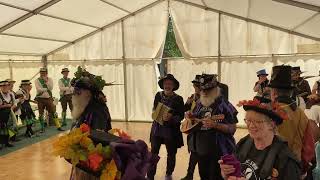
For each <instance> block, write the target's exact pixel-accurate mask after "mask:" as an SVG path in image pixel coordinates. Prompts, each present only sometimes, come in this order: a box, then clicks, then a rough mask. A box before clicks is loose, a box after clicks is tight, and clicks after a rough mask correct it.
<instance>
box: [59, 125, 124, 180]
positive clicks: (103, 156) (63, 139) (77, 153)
mask: <svg viewBox="0 0 320 180" xmlns="http://www.w3.org/2000/svg"><path fill="white" fill-rule="evenodd" d="M89 132H90V127H89V126H88V125H87V124H82V125H81V126H80V128H75V129H73V130H72V131H71V132H70V133H68V134H66V135H63V136H60V137H59V138H58V139H57V140H56V141H54V142H53V154H54V155H55V156H59V157H62V158H65V159H67V160H69V161H70V162H71V163H72V165H73V166H74V167H75V166H77V165H78V166H81V167H84V168H87V169H90V170H92V171H93V172H97V173H101V176H100V180H118V179H121V172H120V171H119V170H118V169H117V166H116V164H115V161H114V160H113V159H112V152H111V148H110V146H102V144H101V143H99V144H97V145H94V142H93V141H92V140H91V139H90V138H89V137H88V136H89ZM110 133H111V134H116V133H117V134H118V135H119V136H120V137H121V138H126V139H130V136H129V135H128V134H126V133H125V132H124V131H122V130H120V129H112V130H110Z"/></svg>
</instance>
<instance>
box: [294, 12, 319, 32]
mask: <svg viewBox="0 0 320 180" xmlns="http://www.w3.org/2000/svg"><path fill="white" fill-rule="evenodd" d="M319 27H320V14H318V15H317V16H315V17H314V18H312V19H311V20H310V21H308V22H306V23H305V24H304V25H303V26H301V27H299V28H298V29H296V31H298V32H301V33H305V34H307V35H310V36H315V37H320V31H319Z"/></svg>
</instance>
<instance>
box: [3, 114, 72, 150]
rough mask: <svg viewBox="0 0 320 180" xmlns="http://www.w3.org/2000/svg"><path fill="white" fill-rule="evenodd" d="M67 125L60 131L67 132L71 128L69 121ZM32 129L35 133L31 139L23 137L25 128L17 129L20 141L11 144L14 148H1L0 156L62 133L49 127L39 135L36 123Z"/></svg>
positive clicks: (38, 126) (38, 125) (38, 127)
mask: <svg viewBox="0 0 320 180" xmlns="http://www.w3.org/2000/svg"><path fill="white" fill-rule="evenodd" d="M67 122H68V124H67V126H64V127H62V129H64V130H69V129H70V127H71V124H72V123H71V120H68V121H67ZM32 129H33V130H34V131H35V132H36V134H37V135H36V136H35V137H33V138H29V137H25V136H24V134H25V132H26V127H22V128H20V129H19V133H18V139H20V141H18V142H13V143H11V144H13V145H14V147H10V148H8V147H3V148H2V149H1V150H0V156H3V155H6V154H8V153H11V152H14V151H16V150H19V149H22V148H24V147H27V146H29V145H31V144H34V143H37V142H40V141H43V140H46V139H48V138H50V137H53V136H55V135H57V134H59V133H63V132H62V131H58V130H57V128H56V127H54V126H51V127H46V129H45V130H46V131H45V132H44V133H40V132H39V131H40V124H39V123H36V125H35V126H33V127H32Z"/></svg>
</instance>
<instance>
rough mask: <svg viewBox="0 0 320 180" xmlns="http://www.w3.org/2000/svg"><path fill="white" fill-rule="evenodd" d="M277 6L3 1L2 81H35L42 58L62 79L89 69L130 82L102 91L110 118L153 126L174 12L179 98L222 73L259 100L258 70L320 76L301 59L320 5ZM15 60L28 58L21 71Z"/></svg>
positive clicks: (319, 21) (152, 0)
mask: <svg viewBox="0 0 320 180" xmlns="http://www.w3.org/2000/svg"><path fill="white" fill-rule="evenodd" d="M277 1H280V0H277ZM277 1H272V0H187V1H182V0H170V1H168V0H157V1H156V0H134V1H128V0H52V1H49V0H30V1H23V0H0V17H1V18H0V54H2V56H0V59H2V63H1V68H0V72H1V75H0V77H1V78H5V77H4V76H8V75H11V76H12V77H13V78H15V79H16V80H20V79H23V78H29V76H30V77H31V76H33V74H35V73H36V72H37V70H38V68H39V67H40V66H41V65H42V64H41V61H40V59H41V57H45V58H42V59H44V60H47V61H45V62H44V63H46V64H48V68H49V73H50V74H51V77H54V80H55V82H57V80H58V79H59V76H58V75H59V73H60V70H61V68H62V67H65V66H67V67H69V68H70V69H71V72H72V73H73V72H74V71H75V70H76V67H77V66H78V65H82V66H85V67H86V68H87V69H88V70H90V71H91V72H93V73H95V74H100V75H102V76H103V77H104V78H105V79H106V80H107V81H114V80H116V81H117V82H118V83H125V84H126V86H117V87H106V88H105V93H106V94H107V97H108V100H109V104H110V111H111V114H112V116H113V119H120V120H124V119H127V120H129V121H131V120H143V121H150V114H151V107H152V104H153V97H154V94H155V92H156V91H157V83H156V82H157V79H156V73H155V72H156V70H155V62H156V61H157V60H158V59H159V58H160V54H161V52H162V49H163V46H164V41H165V35H166V29H167V24H168V16H169V14H170V15H171V17H172V20H173V25H174V31H175V34H176V39H177V43H178V45H179V48H180V49H181V50H182V53H183V56H184V57H185V58H186V59H171V60H169V69H168V70H169V72H172V73H173V74H175V75H176V76H177V77H178V79H179V80H180V81H181V84H182V87H181V88H180V90H179V91H178V92H179V93H180V94H182V95H183V97H184V98H185V99H186V98H187V96H188V95H189V94H190V93H191V92H192V89H191V88H190V87H191V86H190V84H189V83H190V80H191V79H192V78H193V77H194V75H195V74H196V73H201V72H208V73H209V72H212V73H218V74H219V75H220V77H221V81H222V82H224V83H227V84H228V85H229V86H230V99H231V101H232V102H233V103H236V102H237V101H238V100H240V99H248V98H251V97H252V95H253V92H252V90H251V85H252V84H253V83H254V81H255V76H254V74H255V71H256V70H258V69H260V68H267V69H268V71H269V72H270V69H271V67H272V66H273V65H275V64H280V63H287V64H293V63H294V64H298V65H300V66H301V67H302V69H303V70H308V73H309V74H312V75H315V73H316V72H317V71H318V69H319V67H318V61H317V60H318V59H319V57H318V56H316V55H315V54H314V55H311V56H306V55H304V56H300V55H298V54H297V53H298V49H297V47H298V45H300V44H315V43H318V41H319V40H320V32H319V31H318V30H317V29H319V27H320V15H319V9H320V8H319V7H318V6H317V4H315V5H314V4H313V5H309V6H308V7H309V8H306V7H307V6H301V7H296V6H292V5H290V4H283V3H279V2H277ZM300 5H301V4H300ZM310 7H312V8H310ZM280 54H286V55H285V57H284V55H280ZM34 56H36V57H34ZM8 59H11V61H7V60H8ZM3 60H4V61H5V62H3ZM17 60H24V61H23V62H24V65H20V66H21V67H20V69H19V67H15V66H13V64H14V63H16V62H17ZM186 67H188V68H190V69H188V70H187V71H186ZM21 68H23V69H21ZM18 70H19V71H18ZM20 70H23V72H26V73H23V74H22V73H21V71H20ZM6 72H7V73H6ZM17 72H20V73H17ZM27 74H28V75H27ZM53 75H54V76H53ZM56 75H57V76H56ZM26 76H28V77H26ZM240 82H241V83H240ZM311 84H312V82H311ZM54 93H55V96H58V90H57V88H56V89H55V90H54ZM240 119H241V117H240Z"/></svg>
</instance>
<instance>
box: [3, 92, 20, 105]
mask: <svg viewBox="0 0 320 180" xmlns="http://www.w3.org/2000/svg"><path fill="white" fill-rule="evenodd" d="M0 93H1V95H2V97H3V99H4V100H5V101H6V102H7V103H10V102H11V97H13V101H14V103H13V104H14V105H17V101H16V99H15V97H14V94H13V93H12V92H8V93H7V94H4V93H3V92H0ZM0 104H2V99H1V98H0Z"/></svg>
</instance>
